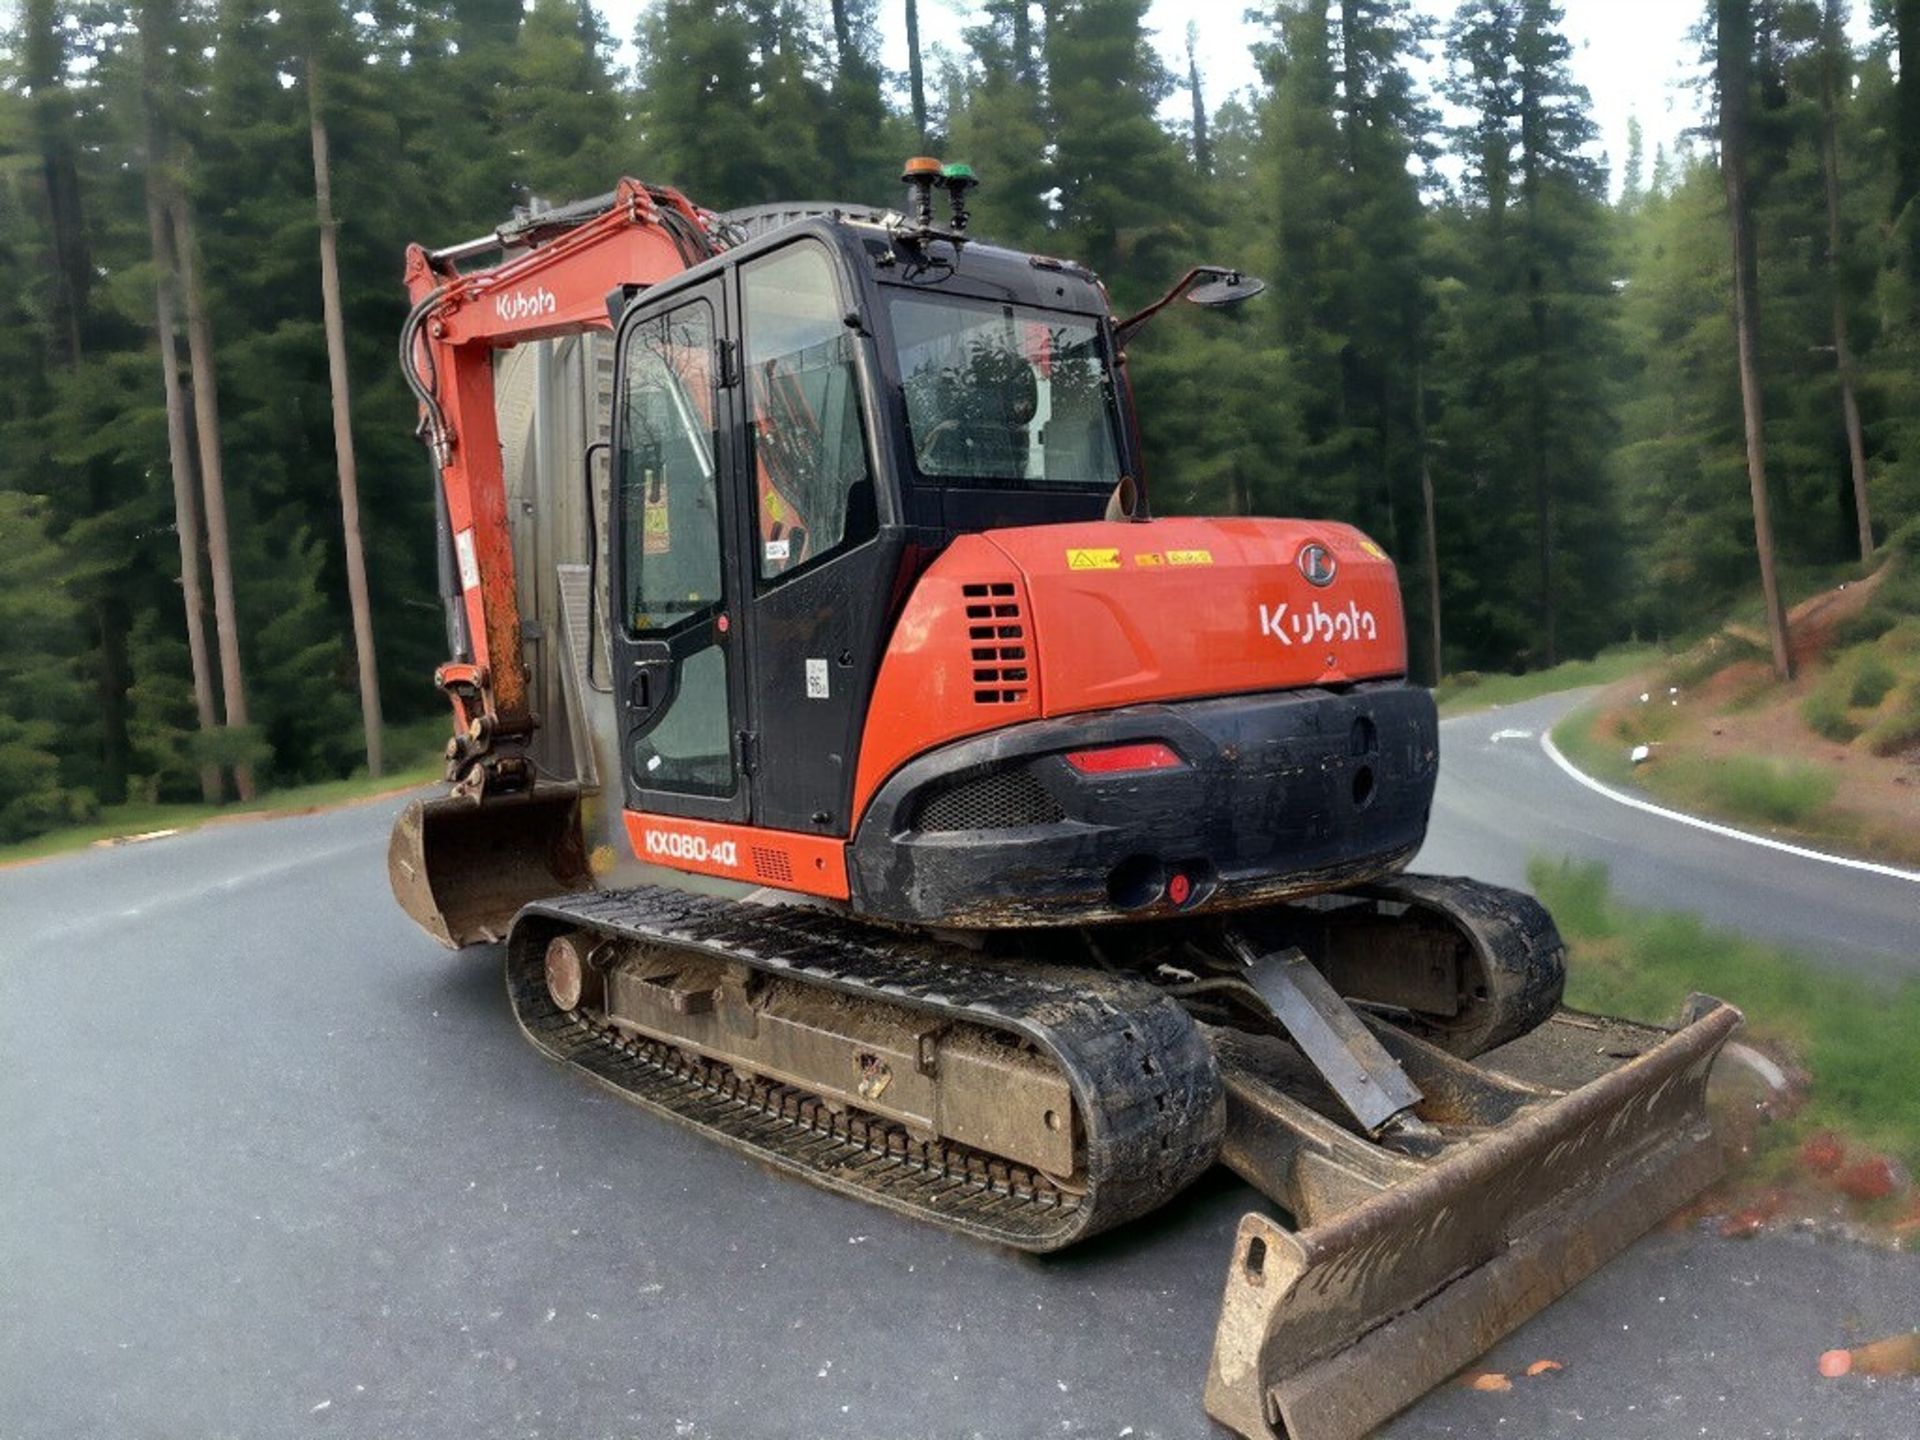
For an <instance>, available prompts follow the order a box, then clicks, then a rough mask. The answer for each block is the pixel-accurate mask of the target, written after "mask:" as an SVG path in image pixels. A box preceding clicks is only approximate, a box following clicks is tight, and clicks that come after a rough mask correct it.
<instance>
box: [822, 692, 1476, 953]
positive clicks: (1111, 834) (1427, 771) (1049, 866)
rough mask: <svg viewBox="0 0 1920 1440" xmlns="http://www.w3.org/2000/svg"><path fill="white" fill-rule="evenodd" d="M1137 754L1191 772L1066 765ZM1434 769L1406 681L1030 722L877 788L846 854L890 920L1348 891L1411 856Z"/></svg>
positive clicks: (1428, 705)
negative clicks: (1117, 750)
mask: <svg viewBox="0 0 1920 1440" xmlns="http://www.w3.org/2000/svg"><path fill="white" fill-rule="evenodd" d="M1142 742H1158V743H1160V744H1163V745H1166V746H1168V747H1170V748H1171V749H1172V750H1173V751H1174V752H1175V753H1176V754H1177V755H1178V756H1179V757H1180V760H1181V762H1182V763H1181V764H1180V765H1179V766H1177V767H1174V768H1169V769H1160V770H1144V771H1133V772H1128V773H1121V774H1105V775H1102V774H1084V773H1082V772H1081V771H1079V770H1078V769H1076V768H1075V767H1074V766H1073V765H1071V764H1070V763H1068V761H1067V759H1066V756H1067V754H1068V753H1069V752H1073V751H1080V750H1089V749H1095V748H1099V747H1103V746H1110V745H1118V744H1127V743H1142ZM1438 758H1439V735H1438V726H1437V721H1436V716H1435V712H1434V705H1433V697H1432V696H1431V695H1429V694H1428V693H1427V692H1426V691H1425V690H1423V689H1419V688H1417V687H1412V686H1408V685H1405V684H1400V683H1383V684H1373V685H1362V686H1357V687H1355V688H1353V689H1351V690H1348V691H1343V692H1340V693H1335V692H1333V691H1327V690H1294V691H1286V692H1282V693H1276V694H1266V695H1243V696H1232V697H1228V698H1225V699H1217V700H1199V701H1187V702H1180V703H1173V704H1155V705H1137V706H1129V707H1127V708H1125V709H1120V710H1107V711H1100V712H1097V713H1093V714H1086V715H1075V716H1068V717H1064V718H1061V719H1055V720H1039V721H1033V722H1031V723H1028V724H1024V725H1016V726H1012V727H1010V728H1008V729H1006V730H1003V731H998V732H995V733H993V734H990V735H983V736H979V737H976V738H974V739H970V740H964V741H960V742H957V743H955V744H953V745H948V746H944V747H942V748H941V749H938V750H935V751H933V752H931V753H929V754H927V755H923V756H921V757H920V758H919V759H917V760H914V761H912V762H910V763H909V764H907V765H905V766H903V767H902V768H901V769H900V771H899V772H898V773H897V774H895V775H894V776H893V778H892V779H891V780H889V781H888V782H887V783H886V784H885V785H884V786H882V787H881V789H880V792H879V793H878V794H877V795H876V796H875V797H874V801H873V803H872V804H871V805H870V806H869V807H868V809H867V813H866V815H865V816H864V817H862V819H861V822H860V826H859V828H858V830H857V831H856V833H855V835H854V840H853V844H852V847H851V850H850V856H849V859H850V864H849V880H850V883H851V886H852V891H853V901H854V905H855V907H856V908H857V909H859V910H860V911H861V912H862V913H866V914H871V915H874V916H878V917H881V918H885V919H893V920H901V921H910V922H913V923H917V924H935V925H948V926H953V927H957V928H996V927H1002V926H1017V925H1058V924H1080V923H1085V922H1088V921H1096V920H1112V919H1121V918H1143V919H1144V918H1150V917H1155V916H1166V915H1172V914H1175V913H1188V912H1193V911H1197V910H1202V909H1224V908H1229V907H1234V906H1241V905H1248V904H1254V903H1258V902H1263V901H1269V900H1276V899H1284V898H1287V897H1290V896H1297V895H1304V894H1312V893H1317V892H1319V891H1323V890H1330V889H1337V888H1340V887H1342V886H1346V885H1351V884H1355V883H1358V882H1359V881H1362V880H1365V879H1369V878H1372V877H1374V876H1377V875H1381V874H1385V873H1390V872H1392V871H1395V870H1398V869H1399V868H1401V867H1402V866H1404V865H1405V864H1406V863H1407V861H1409V860H1410V859H1411V858H1412V857H1413V854H1414V852H1415V851H1416V850H1418V849H1419V847H1420V843H1421V841H1422V840H1423V839H1424V838H1425V836H1426V828H1427V815H1428V811H1429V809H1430V807H1431V805H1432V801H1433V787H1434V780H1435V777H1436V775H1437V772H1438ZM1175 896H1184V898H1183V899H1181V900H1180V901H1178V903H1176V899H1175V898H1174V897H1175Z"/></svg>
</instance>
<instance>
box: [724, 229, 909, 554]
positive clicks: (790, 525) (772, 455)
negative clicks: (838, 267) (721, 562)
mask: <svg viewBox="0 0 1920 1440" xmlns="http://www.w3.org/2000/svg"><path fill="white" fill-rule="evenodd" d="M740 291H741V307H742V311H743V314H744V319H745V330H746V336H745V342H746V343H745V355H746V364H745V371H746V375H745V378H746V388H747V407H748V409H747V433H748V441H749V444H750V446H751V450H752V463H753V473H754V490H755V496H756V503H755V513H756V518H757V526H758V530H757V534H756V537H755V539H756V552H757V554H756V558H757V562H758V571H759V576H760V579H761V580H762V581H772V580H777V579H779V578H780V577H781V576H783V575H786V574H789V573H791V572H793V571H795V570H797V569H799V568H800V567H801V566H804V565H806V564H807V563H808V562H809V561H812V560H816V559H819V558H820V557H822V556H824V555H828V554H831V553H832V552H834V551H836V550H839V549H841V548H842V547H843V546H846V545H849V544H853V543H856V542H858V541H860V540H864V539H867V538H868V537H870V536H871V535H872V534H873V533H874V531H875V529H876V528H877V511H876V509H875V504H874V493H873V479H872V475H871V472H870V471H869V468H868V465H867V447H866V437H865V434H864V432H863V429H862V426H861V417H860V382H859V372H858V370H857V369H856V368H855V365H854V352H853V347H854V343H855V336H854V334H853V332H852V331H851V330H850V329H849V328H848V327H847V324H846V307H845V306H844V305H843V304H842V303H841V299H840V289H839V286H838V285H837V284H836V283H835V280H834V274H833V264H832V261H831V260H830V259H829V258H828V255H827V252H826V250H825V249H824V248H823V247H822V246H820V245H818V244H815V243H812V242H803V243H801V244H797V245H792V246H789V247H787V248H786V249H783V250H780V251H777V252H775V253H774V254H772V255H766V256H762V257H761V258H760V259H757V260H752V261H749V262H748V263H747V264H745V265H743V266H742V267H741V269H740Z"/></svg>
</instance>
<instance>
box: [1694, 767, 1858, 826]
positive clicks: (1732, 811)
mask: <svg viewBox="0 0 1920 1440" xmlns="http://www.w3.org/2000/svg"><path fill="white" fill-rule="evenodd" d="M1661 770H1662V772H1663V773H1664V774H1666V775H1667V776H1668V777H1669V778H1670V780H1671V782H1672V784H1673V786H1674V788H1676V789H1677V790H1680V791H1681V792H1683V793H1686V794H1689V795H1692V796H1696V797H1697V803H1699V804H1701V805H1702V806H1703V807H1704V808H1706V809H1708V810H1711V811H1713V812H1715V813H1717V814H1720V815H1724V816H1727V817H1728V818H1730V819H1734V820H1754V821H1759V822H1761V823H1762V824H1770V825H1791V826H1802V827H1804V826H1807V825H1809V824H1811V823H1812V822H1814V821H1816V820H1817V819H1819V818H1820V815H1821V812H1822V811H1824V810H1825V809H1826V808H1827V806H1828V805H1829V804H1830V803H1831V802H1832V800H1833V792H1834V788H1835V785H1836V784H1837V782H1836V781H1835V779H1834V777H1833V775H1832V773H1831V772H1829V771H1827V770H1824V769H1819V768H1817V767H1815V766H1812V765H1802V764H1799V763H1797V762H1794V761H1787V760H1769V759H1765V758H1762V757H1760V756H1756V755H1729V756H1726V757H1725V758H1719V759H1707V758H1704V757H1701V756H1692V755H1689V756H1682V757H1676V758H1673V759H1669V760H1665V761H1662V762H1661Z"/></svg>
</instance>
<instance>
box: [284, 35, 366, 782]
mask: <svg viewBox="0 0 1920 1440" xmlns="http://www.w3.org/2000/svg"><path fill="white" fill-rule="evenodd" d="M335 18H337V15H335V14H334V13H332V6H331V3H328V4H327V5H326V6H324V7H317V6H316V7H311V8H310V11H309V14H308V15H307V16H306V17H304V19H305V24H304V25H302V26H301V29H302V30H303V31H304V34H303V35H302V37H301V45H300V48H301V49H302V50H303V51H304V52H305V54H304V57H303V58H304V59H305V61H306V67H305V78H306V85H307V114H308V129H309V137H310V142H309V143H310V145H311V148H312V151H313V201H314V211H315V218H316V219H317V220H318V222H319V229H320V302H321V310H322V313H323V316H324V321H325V328H326V339H327V388H328V392H329V397H330V399H331V400H332V406H331V411H332V416H333V449H334V464H335V466H336V468H337V470H338V473H339V477H340V529H341V538H342V544H343V549H344V552H345V556H346V568H347V603H348V605H349V607H350V608H351V610H352V613H353V641H354V653H355V655H356V657H357V660H358V670H359V676H358V678H359V689H360V728H361V730H362V732H363V734H364V736H365V741H366V753H367V773H368V774H369V775H373V776H376V777H377V776H379V775H380V774H381V773H382V771H383V769H384V765H383V756H382V753H381V746H382V738H383V737H382V729H383V722H382V720H381V716H380V666H379V661H378V660H377V658H376V657H375V652H374V641H373V611H372V605H371V602H370V601H369V598H368V591H367V560H366V550H365V548H364V546H363V545H362V543H361V540H360V478H359V471H358V468H357V465H356V463H355V457H354V448H353V400H352V395H351V385H352V382H351V380H350V379H349V377H348V362H347V336H346V322H345V320H344V319H343V318H342V315H341V305H340V247H339V228H340V227H339V222H338V221H336V220H335V219H334V213H333V168H332V162H331V160H330V158H329V155H328V141H327V116H326V101H325V88H324V77H325V74H326V69H327V66H326V58H327V57H326V51H327V49H328V48H329V47H328V41H329V40H330V39H331V38H332V37H331V35H330V34H329V31H330V29H331V28H332V27H331V26H330V25H329V24H328V21H329V20H330V19H335Z"/></svg>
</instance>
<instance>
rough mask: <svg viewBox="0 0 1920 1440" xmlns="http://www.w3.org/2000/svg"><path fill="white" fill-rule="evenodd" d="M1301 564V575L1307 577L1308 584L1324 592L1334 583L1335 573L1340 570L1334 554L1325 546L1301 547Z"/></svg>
mask: <svg viewBox="0 0 1920 1440" xmlns="http://www.w3.org/2000/svg"><path fill="white" fill-rule="evenodd" d="M1299 563H1300V573H1301V574H1302V575H1304V576H1306V577H1307V583H1308V584H1309V585H1315V586H1318V587H1319V588H1320V589H1322V590H1324V589H1326V588H1327V586H1329V585H1331V584H1332V583H1333V572H1334V571H1335V570H1336V569H1338V568H1339V567H1338V566H1337V565H1336V564H1335V563H1334V559H1333V552H1332V551H1331V550H1329V549H1327V547H1326V546H1324V545H1306V546H1303V547H1301V550H1300V562H1299Z"/></svg>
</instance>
